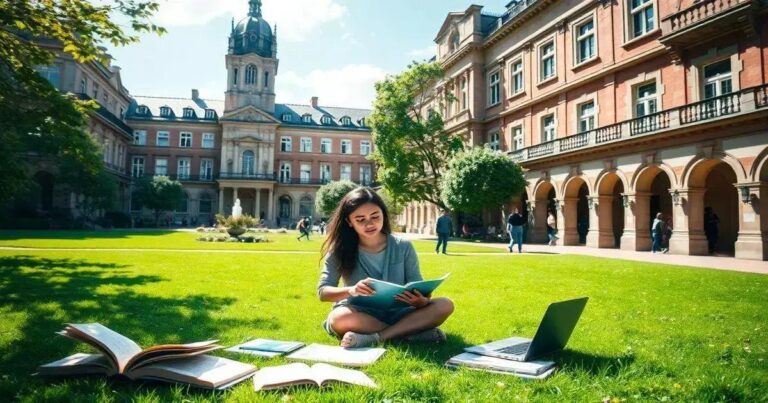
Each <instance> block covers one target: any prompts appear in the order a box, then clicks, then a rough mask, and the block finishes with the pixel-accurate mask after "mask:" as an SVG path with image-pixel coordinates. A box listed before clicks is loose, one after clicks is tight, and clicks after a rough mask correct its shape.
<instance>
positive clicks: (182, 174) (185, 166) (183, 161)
mask: <svg viewBox="0 0 768 403" xmlns="http://www.w3.org/2000/svg"><path fill="white" fill-rule="evenodd" d="M191 170H192V160H191V159H189V158H180V159H179V161H178V170H177V171H176V173H177V174H178V176H179V179H189V175H190V172H191Z"/></svg>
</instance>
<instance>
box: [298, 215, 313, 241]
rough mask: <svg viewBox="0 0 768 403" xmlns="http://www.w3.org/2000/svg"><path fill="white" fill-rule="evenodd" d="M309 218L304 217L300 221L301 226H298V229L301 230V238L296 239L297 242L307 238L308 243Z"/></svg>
mask: <svg viewBox="0 0 768 403" xmlns="http://www.w3.org/2000/svg"><path fill="white" fill-rule="evenodd" d="M309 225H310V224H309V218H308V217H303V218H302V219H300V220H299V224H298V225H297V226H296V228H297V229H298V230H299V237H298V238H296V240H297V241H301V238H304V237H307V241H309V229H308V227H309Z"/></svg>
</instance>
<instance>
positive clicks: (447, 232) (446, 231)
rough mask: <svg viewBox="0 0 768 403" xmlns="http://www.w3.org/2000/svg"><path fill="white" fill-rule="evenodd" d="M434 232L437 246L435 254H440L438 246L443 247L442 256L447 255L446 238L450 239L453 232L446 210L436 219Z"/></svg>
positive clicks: (451, 222) (449, 216)
mask: <svg viewBox="0 0 768 403" xmlns="http://www.w3.org/2000/svg"><path fill="white" fill-rule="evenodd" d="M435 232H436V233H437V246H435V253H440V245H442V246H443V255H447V253H446V252H445V249H446V248H447V247H448V238H450V237H451V233H452V232H453V221H452V220H451V215H450V213H449V212H448V210H447V209H446V210H443V215H441V216H440V218H438V219H437V223H436V224H435Z"/></svg>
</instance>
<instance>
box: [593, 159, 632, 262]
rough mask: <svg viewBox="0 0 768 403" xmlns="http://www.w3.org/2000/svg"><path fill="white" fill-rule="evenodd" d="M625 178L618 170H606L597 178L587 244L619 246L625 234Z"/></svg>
mask: <svg viewBox="0 0 768 403" xmlns="http://www.w3.org/2000/svg"><path fill="white" fill-rule="evenodd" d="M624 181H625V179H624V178H623V175H622V176H619V174H618V173H617V172H616V171H608V172H604V173H603V174H602V175H600V177H599V178H598V180H597V184H596V185H595V193H597V195H596V196H595V197H593V198H592V205H593V208H592V209H590V215H591V216H590V224H591V228H590V231H589V233H588V234H587V245H588V246H592V247H599V248H618V247H619V246H620V245H621V237H622V235H623V234H624V217H625V212H624V203H623V200H624V199H623V194H624V190H625V186H624Z"/></svg>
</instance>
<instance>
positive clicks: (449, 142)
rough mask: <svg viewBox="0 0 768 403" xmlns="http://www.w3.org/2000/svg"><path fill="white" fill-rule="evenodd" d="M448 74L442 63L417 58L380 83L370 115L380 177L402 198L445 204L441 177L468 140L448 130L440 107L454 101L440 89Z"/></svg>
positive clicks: (406, 200)
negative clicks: (440, 93)
mask: <svg viewBox="0 0 768 403" xmlns="http://www.w3.org/2000/svg"><path fill="white" fill-rule="evenodd" d="M442 78H443V69H442V67H441V66H440V64H439V63H437V62H432V63H414V64H412V65H410V66H408V69H407V70H406V71H404V72H403V73H401V74H399V75H396V76H392V77H387V78H386V79H385V80H384V81H381V82H378V83H376V100H375V102H374V106H373V111H372V113H371V115H370V117H369V118H368V123H369V125H370V127H371V130H372V131H373V142H374V145H375V147H374V151H373V154H372V158H373V160H375V161H376V163H377V164H378V166H377V175H376V178H377V180H378V181H379V183H381V184H382V185H383V186H384V187H385V188H387V190H388V192H390V195H391V196H392V197H393V199H394V200H395V201H396V202H397V203H400V204H403V205H404V204H407V203H408V202H411V201H429V202H431V203H433V204H436V205H438V206H440V207H445V205H444V203H443V197H442V196H441V189H440V186H439V184H440V180H441V178H442V176H443V175H444V173H445V169H446V167H447V163H448V161H449V160H450V159H451V157H452V156H453V155H454V154H456V153H457V152H459V151H460V150H461V149H462V148H463V141H462V138H461V136H459V135H458V134H453V133H448V132H446V131H445V130H444V126H443V118H442V116H440V113H439V112H437V111H438V110H442V109H443V106H444V103H445V102H449V101H451V99H449V98H446V97H441V96H436V95H435V94H434V88H435V84H436V83H437V82H439V81H440V80H441V79H442ZM448 92H449V91H446V93H448Z"/></svg>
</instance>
